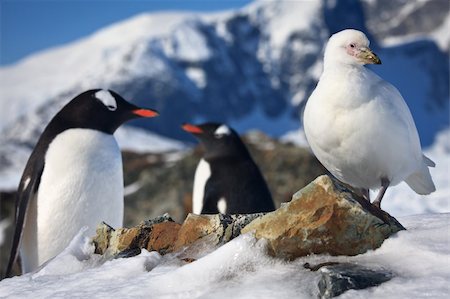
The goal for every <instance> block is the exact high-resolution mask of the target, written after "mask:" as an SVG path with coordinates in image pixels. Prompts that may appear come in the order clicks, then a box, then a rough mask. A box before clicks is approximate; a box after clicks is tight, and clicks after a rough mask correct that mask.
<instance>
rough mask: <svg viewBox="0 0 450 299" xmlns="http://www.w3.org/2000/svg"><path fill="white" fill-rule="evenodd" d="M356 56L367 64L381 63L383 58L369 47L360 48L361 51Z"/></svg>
mask: <svg viewBox="0 0 450 299" xmlns="http://www.w3.org/2000/svg"><path fill="white" fill-rule="evenodd" d="M356 57H358V58H359V59H361V61H363V62H364V63H367V64H381V60H380V58H378V56H377V54H375V53H373V52H372V50H370V49H369V48H367V47H361V48H359V53H358V54H357V55H356Z"/></svg>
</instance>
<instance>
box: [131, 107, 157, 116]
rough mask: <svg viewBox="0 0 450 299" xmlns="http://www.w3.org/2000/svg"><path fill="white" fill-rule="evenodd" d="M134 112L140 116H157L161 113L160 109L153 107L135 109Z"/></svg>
mask: <svg viewBox="0 0 450 299" xmlns="http://www.w3.org/2000/svg"><path fill="white" fill-rule="evenodd" d="M133 114H135V115H137V116H140V117H156V116H158V115H159V113H158V111H156V110H152V109H142V108H140V109H135V110H133Z"/></svg>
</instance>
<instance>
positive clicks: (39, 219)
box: [6, 89, 158, 277]
mask: <svg viewBox="0 0 450 299" xmlns="http://www.w3.org/2000/svg"><path fill="white" fill-rule="evenodd" d="M157 115H158V113H157V112H156V111H154V110H150V109H142V108H139V107H136V106H135V105H133V104H131V103H129V102H127V101H126V100H124V99H123V98H122V97H121V96H120V95H118V94H117V93H115V92H113V91H110V90H101V89H96V90H89V91H86V92H84V93H82V94H80V95H78V96H77V97H75V98H74V99H73V100H72V101H70V102H69V103H68V104H67V105H66V106H65V107H63V108H62V109H61V110H60V111H59V112H58V113H57V114H56V116H55V117H54V118H53V119H52V120H51V121H50V123H49V124H48V125H47V127H46V128H45V130H44V132H43V133H42V135H41V137H40V139H39V141H38V143H37V145H36V147H35V148H34V150H33V152H32V154H31V156H30V158H29V160H28V162H27V165H26V167H25V170H24V172H23V175H22V179H21V181H20V184H19V190H18V198H17V203H16V226H15V232H14V237H13V243H12V247H11V254H10V259H9V262H8V267H7V271H6V276H7V277H9V276H10V275H11V269H12V266H13V264H14V261H15V259H16V257H17V253H18V248H19V245H20V256H21V259H22V271H23V273H26V272H30V271H33V270H35V269H36V268H37V267H39V266H40V265H42V263H44V262H45V261H47V260H48V259H50V258H52V257H54V256H55V255H57V254H58V253H60V252H61V251H62V250H63V249H64V248H65V247H66V246H67V245H68V244H69V243H70V241H71V240H72V238H73V237H74V236H75V235H76V234H77V233H78V232H79V230H80V229H81V228H82V227H84V226H87V227H88V231H87V233H88V234H91V235H93V234H94V233H95V228H96V226H97V225H98V224H99V223H100V222H101V221H105V222H106V223H108V224H110V225H112V226H114V227H121V226H122V221H123V174H122V157H121V153H120V150H119V147H118V145H117V142H116V140H115V139H114V136H113V133H114V131H115V130H116V129H117V128H118V127H119V126H120V125H121V124H123V123H124V122H126V121H128V120H131V119H133V118H138V117H154V116H157Z"/></svg>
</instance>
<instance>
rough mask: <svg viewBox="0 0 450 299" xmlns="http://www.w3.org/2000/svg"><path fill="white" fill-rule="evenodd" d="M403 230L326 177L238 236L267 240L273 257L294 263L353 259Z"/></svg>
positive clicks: (387, 217) (257, 220)
mask: <svg viewBox="0 0 450 299" xmlns="http://www.w3.org/2000/svg"><path fill="white" fill-rule="evenodd" d="M402 229H404V228H403V226H402V225H401V224H400V223H398V222H397V221H396V220H395V219H394V218H392V217H391V216H389V215H388V214H387V213H385V212H382V211H380V210H378V209H376V208H374V207H373V206H372V205H370V204H369V203H368V202H367V201H365V200H364V199H363V198H360V197H358V196H357V195H356V194H355V193H353V192H352V191H351V190H350V189H348V188H347V187H346V186H344V185H343V184H341V183H339V182H338V181H336V180H334V179H331V178H330V177H328V176H325V175H324V176H320V177H318V178H317V179H316V180H315V181H313V182H312V183H310V184H309V185H308V186H306V187H305V188H303V189H302V190H300V191H299V192H297V193H296V194H294V196H293V198H292V200H291V202H289V203H286V204H284V205H282V206H281V207H280V208H279V209H278V210H276V211H274V212H271V213H267V214H266V215H264V216H263V217H260V218H258V219H256V220H254V221H253V222H251V223H250V224H249V225H247V226H246V227H244V228H243V229H242V233H248V232H252V233H254V234H255V236H256V238H258V239H260V238H264V239H266V240H267V241H268V246H269V252H270V253H271V254H272V255H274V256H277V257H282V258H288V259H293V258H296V257H300V256H305V255H308V254H312V253H315V254H321V253H325V254H331V255H357V254H360V253H364V252H366V251H367V250H370V249H375V248H378V247H379V246H381V244H382V243H383V241H384V240H385V239H386V238H388V237H389V236H390V235H392V234H394V233H396V232H398V231H400V230H402Z"/></svg>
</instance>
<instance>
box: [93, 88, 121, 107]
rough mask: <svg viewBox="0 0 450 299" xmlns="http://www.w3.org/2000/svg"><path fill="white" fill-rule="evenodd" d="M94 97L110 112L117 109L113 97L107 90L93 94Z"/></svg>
mask: <svg viewBox="0 0 450 299" xmlns="http://www.w3.org/2000/svg"><path fill="white" fill-rule="evenodd" d="M95 97H96V98H97V99H98V100H100V102H102V103H103V105H105V106H106V108H108V109H109V110H111V111H114V110H116V109H117V102H116V99H115V98H114V97H113V95H112V94H111V93H110V92H109V91H107V90H103V89H102V90H99V91H97V92H96V93H95Z"/></svg>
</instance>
